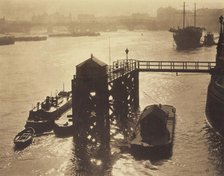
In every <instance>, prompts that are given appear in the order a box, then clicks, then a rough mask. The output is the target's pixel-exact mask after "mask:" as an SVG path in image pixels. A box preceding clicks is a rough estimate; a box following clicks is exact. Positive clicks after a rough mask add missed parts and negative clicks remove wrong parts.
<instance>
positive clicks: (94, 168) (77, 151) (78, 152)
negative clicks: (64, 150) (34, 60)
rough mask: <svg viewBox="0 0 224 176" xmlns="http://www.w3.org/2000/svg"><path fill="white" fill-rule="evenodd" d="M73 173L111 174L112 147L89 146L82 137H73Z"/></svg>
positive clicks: (78, 174)
mask: <svg viewBox="0 0 224 176" xmlns="http://www.w3.org/2000/svg"><path fill="white" fill-rule="evenodd" d="M73 146H74V147H73V158H72V163H73V166H74V168H73V174H72V175H77V176H80V175H82V176H85V175H86V176H87V175H110V172H111V161H110V158H111V154H110V153H111V152H110V148H106V146H102V145H100V147H99V148H97V147H96V146H89V145H87V143H86V142H85V141H83V140H82V138H75V137H74V138H73Z"/></svg>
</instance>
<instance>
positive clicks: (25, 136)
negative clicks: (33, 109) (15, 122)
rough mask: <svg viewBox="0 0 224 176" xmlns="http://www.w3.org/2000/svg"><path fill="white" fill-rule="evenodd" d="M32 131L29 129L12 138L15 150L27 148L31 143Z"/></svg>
mask: <svg viewBox="0 0 224 176" xmlns="http://www.w3.org/2000/svg"><path fill="white" fill-rule="evenodd" d="M34 133H35V131H34V129H33V128H31V127H29V128H26V129H24V130H23V131H21V132H19V133H18V134H17V135H16V136H15V138H14V144H15V147H16V148H17V149H22V148H25V147H27V146H28V145H30V144H31V143H32V142H33V136H34Z"/></svg>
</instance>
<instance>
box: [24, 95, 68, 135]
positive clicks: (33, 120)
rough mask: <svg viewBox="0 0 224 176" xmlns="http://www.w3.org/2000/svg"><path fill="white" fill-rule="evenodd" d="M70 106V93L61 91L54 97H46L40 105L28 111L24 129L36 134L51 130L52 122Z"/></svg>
mask: <svg viewBox="0 0 224 176" xmlns="http://www.w3.org/2000/svg"><path fill="white" fill-rule="evenodd" d="M71 106H72V93H71V92H66V91H61V92H59V93H58V94H57V95H56V96H55V97H52V96H51V97H50V96H47V97H46V99H45V100H44V101H43V102H42V103H39V102H38V103H37V106H36V107H34V108H33V109H31V110H30V112H29V117H28V119H27V121H26V125H25V127H26V128H27V127H32V128H34V130H35V132H36V133H42V132H45V131H49V130H52V128H53V125H54V121H55V120H56V119H57V118H59V117H60V116H61V115H62V114H63V113H65V112H66V111H67V110H68V109H70V108H71Z"/></svg>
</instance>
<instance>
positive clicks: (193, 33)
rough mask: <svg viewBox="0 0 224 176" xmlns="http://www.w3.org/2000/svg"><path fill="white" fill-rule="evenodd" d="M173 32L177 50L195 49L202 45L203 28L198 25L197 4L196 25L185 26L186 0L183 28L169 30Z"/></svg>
mask: <svg viewBox="0 0 224 176" xmlns="http://www.w3.org/2000/svg"><path fill="white" fill-rule="evenodd" d="M169 31H170V32H172V33H173V39H174V41H175V43H176V46H177V50H186V49H194V48H197V47H201V46H202V44H201V43H200V40H201V36H202V31H203V28H200V27H196V5H195V10H194V26H188V27H185V2H184V5H183V28H182V29H181V28H179V27H178V29H175V28H171V29H170V30H169Z"/></svg>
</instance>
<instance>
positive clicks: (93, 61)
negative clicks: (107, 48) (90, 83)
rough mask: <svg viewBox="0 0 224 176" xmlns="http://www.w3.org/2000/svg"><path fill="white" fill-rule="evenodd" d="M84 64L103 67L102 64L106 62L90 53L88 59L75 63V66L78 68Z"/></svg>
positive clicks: (104, 64)
mask: <svg viewBox="0 0 224 176" xmlns="http://www.w3.org/2000/svg"><path fill="white" fill-rule="evenodd" d="M84 65H98V66H100V67H103V66H106V65H107V64H106V63H104V62H102V61H100V60H99V59H97V58H95V57H94V56H93V55H91V57H90V58H89V59H87V60H85V61H84V62H82V63H80V64H79V65H77V66H76V68H80V67H82V66H84Z"/></svg>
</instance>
